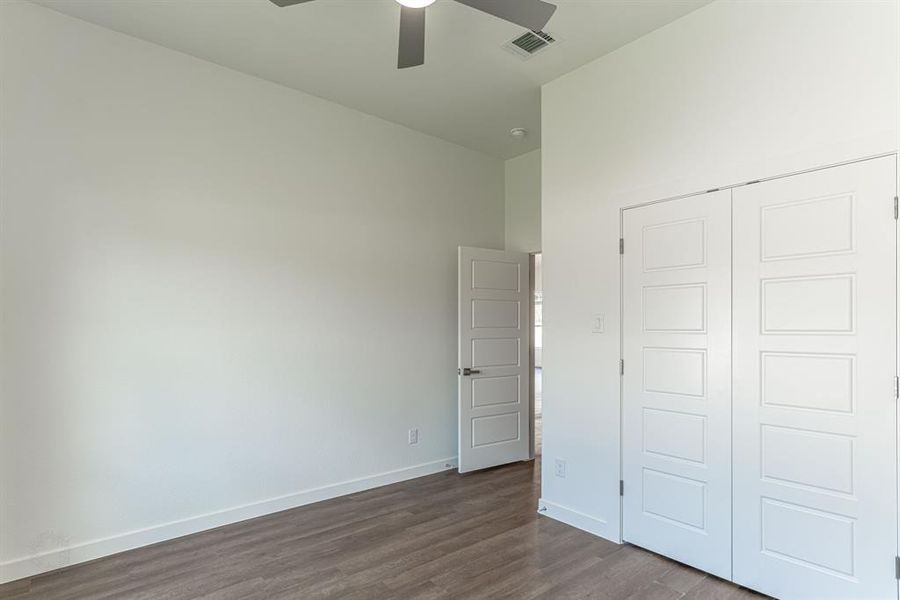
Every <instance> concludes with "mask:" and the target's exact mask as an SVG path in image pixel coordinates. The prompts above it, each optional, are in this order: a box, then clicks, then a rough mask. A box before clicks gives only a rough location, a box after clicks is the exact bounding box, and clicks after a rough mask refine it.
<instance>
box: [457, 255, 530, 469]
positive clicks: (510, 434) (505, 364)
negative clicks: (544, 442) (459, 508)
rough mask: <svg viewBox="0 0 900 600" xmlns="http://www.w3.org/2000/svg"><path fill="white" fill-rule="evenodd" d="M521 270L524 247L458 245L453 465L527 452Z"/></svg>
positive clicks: (524, 281)
mask: <svg viewBox="0 0 900 600" xmlns="http://www.w3.org/2000/svg"><path fill="white" fill-rule="evenodd" d="M528 278H529V258H528V255H527V254H524V253H521V252H505V251H500V250H487V249H483V248H467V247H462V246H461V247H460V248H459V364H458V367H459V471H460V473H465V472H467V471H474V470H477V469H484V468H487V467H493V466H497V465H502V464H506V463H511V462H516V461H520V460H527V459H528V458H529V446H530V438H531V407H530V402H529V380H530V377H529V359H528V354H529V339H530V324H529V317H528V315H529V302H530V297H529V294H530V285H529V281H528ZM469 370H471V374H468V373H469Z"/></svg>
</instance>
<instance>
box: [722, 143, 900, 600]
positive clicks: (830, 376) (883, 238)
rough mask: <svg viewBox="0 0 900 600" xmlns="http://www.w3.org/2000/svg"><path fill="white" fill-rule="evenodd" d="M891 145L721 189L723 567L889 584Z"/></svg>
mask: <svg viewBox="0 0 900 600" xmlns="http://www.w3.org/2000/svg"><path fill="white" fill-rule="evenodd" d="M894 182H895V173H894V160H893V158H884V159H877V160H870V161H866V162H861V163H857V164H853V165H848V166H842V167H836V168H832V169H826V170H822V171H817V172H814V173H808V174H803V175H797V176H793V177H786V178H783V179H777V180H773V181H768V182H764V183H759V184H755V185H750V186H746V187H741V188H737V189H735V190H734V222H735V230H734V411H735V412H734V581H735V582H737V583H740V584H742V585H745V586H747V587H751V588H754V589H757V590H760V591H762V592H765V593H767V594H770V595H772V596H776V597H778V598H784V599H794V598H798V599H799V598H808V599H810V600H812V599H815V600H826V599H829V598H835V599H836V598H842V599H843V598H860V599H868V598H872V599H874V598H896V597H897V581H896V579H895V578H894V557H895V556H896V554H897V459H896V456H897V448H896V427H897V424H896V401H895V398H894V375H895V372H896V350H895V348H896V326H897V323H896V317H895V315H896V308H897V307H896V301H895V298H896V295H895V290H896V266H895V256H896V247H895V244H896V221H895V220H894V218H893V198H894V193H895V183H894Z"/></svg>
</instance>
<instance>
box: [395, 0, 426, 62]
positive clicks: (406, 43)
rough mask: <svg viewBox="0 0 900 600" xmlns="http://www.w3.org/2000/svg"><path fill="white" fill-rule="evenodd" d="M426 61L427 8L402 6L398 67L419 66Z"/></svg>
mask: <svg viewBox="0 0 900 600" xmlns="http://www.w3.org/2000/svg"><path fill="white" fill-rule="evenodd" d="M424 63H425V9H424V8H409V7H408V6H401V7H400V47H399V49H398V50H397V68H398V69H405V68H407V67H417V66H419V65H421V64H424Z"/></svg>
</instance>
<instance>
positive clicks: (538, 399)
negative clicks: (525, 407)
mask: <svg viewBox="0 0 900 600" xmlns="http://www.w3.org/2000/svg"><path fill="white" fill-rule="evenodd" d="M541 271H542V269H541V254H540V252H537V253H535V254H533V255H532V278H531V281H532V294H531V303H532V319H531V322H532V327H533V330H532V332H531V339H532V340H533V345H532V348H533V353H532V365H531V366H532V370H533V371H532V386H531V389H532V399H533V400H532V406H533V407H534V455H535V456H540V455H541V433H542V427H541V425H542V422H541V416H542V414H543V406H542V405H543V398H542V396H543V394H542V390H543V386H542V383H543V382H542V366H543V353H544V352H543V351H544V338H543V314H544V307H543V303H544V292H543V290H544V286H543V281H542V277H541Z"/></svg>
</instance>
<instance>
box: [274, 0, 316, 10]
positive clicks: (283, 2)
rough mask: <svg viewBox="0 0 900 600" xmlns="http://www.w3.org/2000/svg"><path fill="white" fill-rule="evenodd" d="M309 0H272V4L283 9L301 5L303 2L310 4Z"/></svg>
mask: <svg viewBox="0 0 900 600" xmlns="http://www.w3.org/2000/svg"><path fill="white" fill-rule="evenodd" d="M310 1H311V0H272V4H275V5H276V6H280V7H282V8H284V7H285V6H293V5H295V4H303V3H304V2H310Z"/></svg>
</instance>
